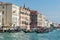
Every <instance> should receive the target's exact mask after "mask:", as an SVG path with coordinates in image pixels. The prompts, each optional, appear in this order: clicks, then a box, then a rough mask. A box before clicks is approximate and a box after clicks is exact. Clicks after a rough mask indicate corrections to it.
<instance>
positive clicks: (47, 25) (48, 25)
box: [45, 20, 52, 28]
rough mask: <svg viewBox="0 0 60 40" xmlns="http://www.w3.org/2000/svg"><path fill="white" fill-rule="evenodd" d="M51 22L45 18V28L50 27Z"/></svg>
mask: <svg viewBox="0 0 60 40" xmlns="http://www.w3.org/2000/svg"><path fill="white" fill-rule="evenodd" d="M51 24H52V22H51V21H48V20H45V26H46V27H47V28H50V27H51Z"/></svg>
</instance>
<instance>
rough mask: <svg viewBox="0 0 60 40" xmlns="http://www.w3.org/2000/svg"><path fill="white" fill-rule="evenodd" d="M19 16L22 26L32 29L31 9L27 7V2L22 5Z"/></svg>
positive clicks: (22, 27)
mask: <svg viewBox="0 0 60 40" xmlns="http://www.w3.org/2000/svg"><path fill="white" fill-rule="evenodd" d="M19 18H20V19H19V24H20V28H21V29H26V28H27V30H30V10H29V8H26V7H25V4H24V6H23V7H20V14H19Z"/></svg>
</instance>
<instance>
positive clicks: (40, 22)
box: [30, 10, 45, 28]
mask: <svg viewBox="0 0 60 40" xmlns="http://www.w3.org/2000/svg"><path fill="white" fill-rule="evenodd" d="M30 20H31V22H30V27H31V28H36V27H45V16H44V15H42V14H41V13H39V12H37V11H34V10H31V11H30Z"/></svg>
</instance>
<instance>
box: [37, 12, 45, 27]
mask: <svg viewBox="0 0 60 40" xmlns="http://www.w3.org/2000/svg"><path fill="white" fill-rule="evenodd" d="M37 22H38V23H37V25H38V26H41V27H45V16H44V15H42V14H40V13H38V14H37Z"/></svg>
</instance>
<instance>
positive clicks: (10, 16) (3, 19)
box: [0, 2, 19, 26]
mask: <svg viewBox="0 0 60 40" xmlns="http://www.w3.org/2000/svg"><path fill="white" fill-rule="evenodd" d="M13 25H15V26H19V6H16V5H14V4H11V3H3V2H0V26H13Z"/></svg>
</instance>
